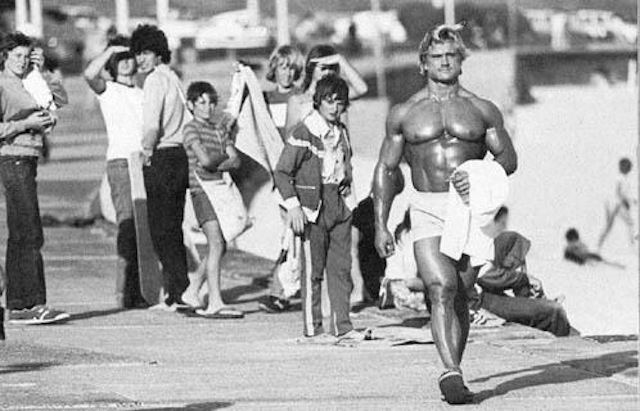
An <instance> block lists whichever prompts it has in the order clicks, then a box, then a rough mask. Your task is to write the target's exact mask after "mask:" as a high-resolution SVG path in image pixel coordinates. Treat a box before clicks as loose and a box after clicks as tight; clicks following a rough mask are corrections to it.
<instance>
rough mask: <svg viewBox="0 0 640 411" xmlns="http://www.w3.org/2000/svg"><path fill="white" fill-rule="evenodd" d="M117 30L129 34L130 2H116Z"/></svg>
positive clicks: (124, 0)
mask: <svg viewBox="0 0 640 411" xmlns="http://www.w3.org/2000/svg"><path fill="white" fill-rule="evenodd" d="M116 30H118V33H120V34H128V33H129V0H116Z"/></svg>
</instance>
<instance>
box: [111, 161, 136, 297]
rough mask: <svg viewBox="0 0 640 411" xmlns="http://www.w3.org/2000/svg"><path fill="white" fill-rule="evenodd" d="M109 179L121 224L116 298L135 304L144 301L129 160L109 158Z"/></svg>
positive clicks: (117, 219)
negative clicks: (139, 271) (141, 290)
mask: <svg viewBox="0 0 640 411" xmlns="http://www.w3.org/2000/svg"><path fill="white" fill-rule="evenodd" d="M107 179H108V180H109V186H110V188H111V200H112V201H113V206H114V208H115V209H116V222H117V224H118V236H117V240H116V244H117V246H116V247H117V250H118V272H117V276H116V299H117V302H118V304H119V305H120V306H122V307H127V308H128V307H135V306H136V304H138V303H140V302H142V301H143V297H142V294H141V292H140V276H139V273H138V248H137V244H136V226H135V222H134V220H133V201H132V200H131V180H130V178H129V163H128V161H127V160H125V159H114V160H109V161H108V162H107Z"/></svg>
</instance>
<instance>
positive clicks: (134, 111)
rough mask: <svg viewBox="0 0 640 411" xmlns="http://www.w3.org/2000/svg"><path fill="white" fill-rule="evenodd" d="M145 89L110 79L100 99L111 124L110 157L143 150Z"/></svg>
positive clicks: (109, 158) (123, 156)
mask: <svg viewBox="0 0 640 411" xmlns="http://www.w3.org/2000/svg"><path fill="white" fill-rule="evenodd" d="M143 100H144V92H143V91H142V90H141V89H139V88H137V87H129V86H125V85H124V84H120V83H116V82H113V81H107V82H106V87H105V90H104V92H102V93H101V94H98V102H99V103H100V109H101V111H102V117H103V118H104V124H105V126H106V128H107V140H108V147H107V160H113V159H120V158H124V159H128V158H129V156H130V155H131V153H133V152H135V151H140V150H142V120H143V113H142V105H143Z"/></svg>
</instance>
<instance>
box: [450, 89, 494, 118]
mask: <svg viewBox="0 0 640 411" xmlns="http://www.w3.org/2000/svg"><path fill="white" fill-rule="evenodd" d="M458 95H459V96H460V97H462V98H465V99H467V100H469V101H470V102H471V104H473V105H474V106H476V107H477V108H478V109H479V110H480V111H482V112H483V113H493V112H495V111H498V107H497V106H496V105H495V104H494V103H493V102H491V100H489V99H486V98H484V97H480V96H478V95H477V94H475V93H473V92H471V91H469V90H467V89H466V88H462V87H461V88H460V91H459V92H458Z"/></svg>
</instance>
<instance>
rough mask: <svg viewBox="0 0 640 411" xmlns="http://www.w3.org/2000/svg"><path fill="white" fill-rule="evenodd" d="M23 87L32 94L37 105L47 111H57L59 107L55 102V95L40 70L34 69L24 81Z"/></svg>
mask: <svg viewBox="0 0 640 411" xmlns="http://www.w3.org/2000/svg"><path fill="white" fill-rule="evenodd" d="M22 85H23V86H24V88H25V89H26V90H27V92H29V94H31V97H33V99H34V100H35V101H36V103H37V104H38V105H39V106H40V107H42V108H45V109H47V110H56V109H57V108H58V106H56V103H54V102H53V93H52V92H51V89H50V88H49V85H48V84H47V82H46V81H45V79H44V77H42V73H41V72H40V70H37V69H34V70H31V72H29V74H27V76H26V77H25V78H24V79H22Z"/></svg>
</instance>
